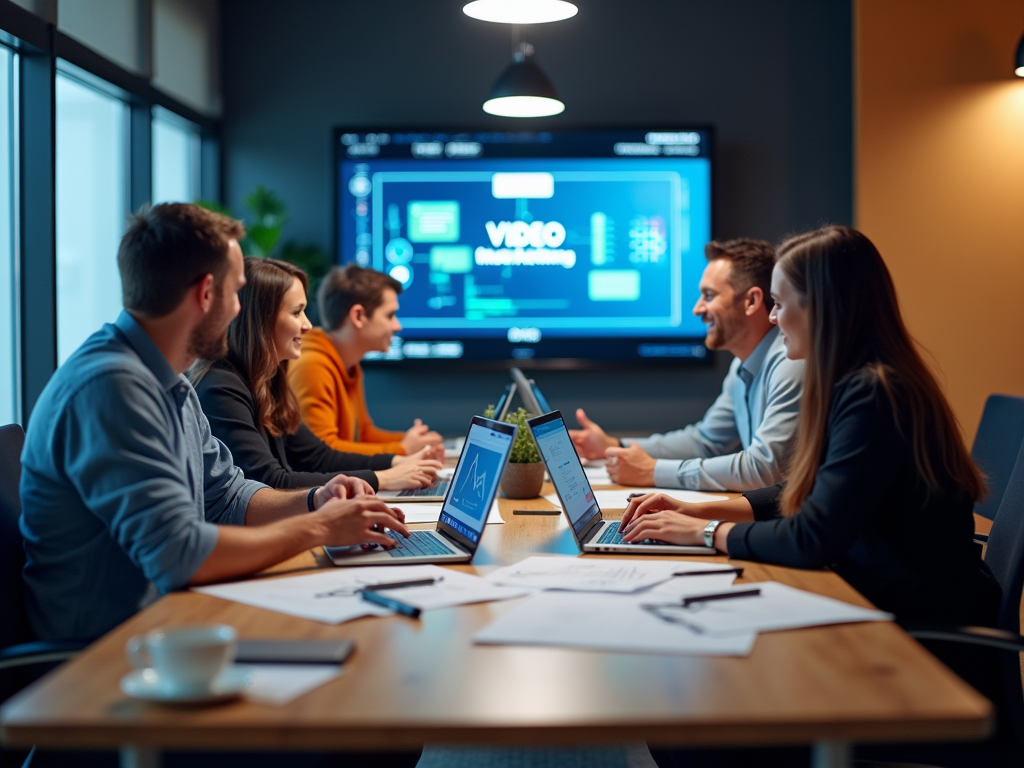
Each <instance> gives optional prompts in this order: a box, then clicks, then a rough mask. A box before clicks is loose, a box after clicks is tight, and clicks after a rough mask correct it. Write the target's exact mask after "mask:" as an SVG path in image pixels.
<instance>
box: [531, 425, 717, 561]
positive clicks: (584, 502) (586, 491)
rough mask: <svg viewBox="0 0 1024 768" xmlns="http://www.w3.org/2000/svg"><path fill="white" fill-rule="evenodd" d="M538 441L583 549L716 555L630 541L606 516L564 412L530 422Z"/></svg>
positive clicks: (704, 549) (663, 543) (709, 549)
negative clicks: (626, 539) (623, 536)
mask: <svg viewBox="0 0 1024 768" xmlns="http://www.w3.org/2000/svg"><path fill="white" fill-rule="evenodd" d="M526 423H527V424H528V425H529V426H530V431H531V432H532V433H533V439H534V440H536V441H537V447H538V448H540V455H541V457H542V458H543V459H544V463H545V464H547V467H548V474H549V475H551V482H552V483H553V484H554V486H555V490H556V491H557V492H558V498H559V500H560V501H561V503H562V511H563V512H565V515H566V517H568V518H569V527H570V528H571V529H572V533H573V536H575V537H576V544H577V545H578V546H579V548H580V549H581V550H582V551H583V552H604V553H612V554H616V555H622V554H630V555H713V554H715V550H714V548H712V547H698V546H693V547H690V546H681V545H679V544H669V543H668V542H666V541H655V540H653V539H648V540H646V541H643V542H637V543H635V544H630V543H629V542H626V541H623V540H622V536H621V535H620V534H619V521H618V520H605V519H604V518H603V517H602V515H601V508H600V507H599V506H598V504H597V500H596V499H595V498H594V491H593V489H592V488H591V487H590V481H589V480H587V473H586V472H584V471H583V465H582V464H581V463H580V457H579V456H578V455H577V454H576V448H575V447H574V446H573V444H572V438H570V437H569V430H568V429H566V427H565V422H564V421H563V420H562V414H561V413H560V412H558V411H552V412H551V413H546V414H544V415H543V416H538V417H537V418H535V419H529V420H527V422H526Z"/></svg>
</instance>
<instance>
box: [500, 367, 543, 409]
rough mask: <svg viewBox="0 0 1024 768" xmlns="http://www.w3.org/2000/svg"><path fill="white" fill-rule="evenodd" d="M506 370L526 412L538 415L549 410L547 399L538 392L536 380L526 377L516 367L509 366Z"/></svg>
mask: <svg viewBox="0 0 1024 768" xmlns="http://www.w3.org/2000/svg"><path fill="white" fill-rule="evenodd" d="M508 372H509V374H511V376H512V381H513V382H515V385H516V386H517V387H518V388H519V399H520V400H522V401H523V407H524V408H526V411H527V413H531V414H533V415H534V416H539V415H541V414H542V413H547V412H548V411H550V410H551V406H550V405H548V401H547V400H546V399H544V395H542V394H541V393H540V387H538V386H537V382H535V381H534V380H533V379H528V378H526V375H525V374H524V373H523V372H522V371H521V370H519V369H518V368H509V371H508Z"/></svg>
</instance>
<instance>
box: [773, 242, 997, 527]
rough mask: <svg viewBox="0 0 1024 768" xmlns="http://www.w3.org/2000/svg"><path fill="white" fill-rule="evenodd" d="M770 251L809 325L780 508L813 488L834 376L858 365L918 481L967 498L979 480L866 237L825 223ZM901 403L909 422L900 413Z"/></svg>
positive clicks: (788, 508) (787, 508)
mask: <svg viewBox="0 0 1024 768" xmlns="http://www.w3.org/2000/svg"><path fill="white" fill-rule="evenodd" d="M778 253H779V261H778V265H777V266H778V269H781V270H782V273H783V274H784V275H785V276H786V278H787V279H788V280H789V282H790V284H791V285H792V286H793V287H794V289H795V290H796V292H797V293H798V294H799V296H800V303H801V304H802V305H803V306H805V307H806V308H807V321H808V327H809V329H810V343H809V346H808V350H807V359H806V365H805V369H804V389H803V397H802V401H801V404H800V421H799V427H798V429H797V443H796V451H795V453H794V458H793V462H792V465H791V467H790V472H789V477H788V481H787V483H786V489H785V491H784V492H783V496H782V511H783V514H786V515H792V514H794V513H795V512H796V511H797V510H798V509H799V508H800V505H801V504H802V503H803V502H804V499H806V498H807V496H808V495H809V494H810V492H811V488H812V487H813V485H814V479H815V477H816V475H817V472H818V467H819V466H820V464H821V461H822V459H823V458H824V451H825V438H826V432H827V427H828V418H829V411H830V408H831V405H832V392H833V389H834V388H835V385H836V383H837V382H838V381H839V380H840V379H842V378H843V377H844V376H846V375H847V374H849V373H852V372H854V371H856V370H860V369H867V370H869V371H870V372H871V373H872V374H873V375H874V376H876V377H877V378H878V381H879V383H881V385H882V387H883V388H884V390H885V392H886V395H887V396H888V399H889V402H890V405H891V407H892V409H893V416H894V417H895V418H896V421H897V424H900V425H902V426H901V429H902V428H903V426H907V427H908V428H909V435H908V436H909V438H910V442H911V444H912V446H913V453H914V463H915V465H916V467H917V473H918V475H919V476H920V478H921V479H922V480H923V482H924V484H925V487H926V488H927V489H928V490H929V491H930V492H931V491H937V490H940V489H949V488H950V487H955V488H959V489H960V490H961V491H962V492H963V493H964V494H965V495H967V496H969V497H970V498H971V499H974V500H977V499H979V498H981V497H982V496H983V495H984V492H985V483H984V479H983V477H982V475H981V473H980V472H979V471H978V468H977V467H976V466H975V465H974V462H972V461H971V457H970V454H969V453H968V452H967V449H966V447H965V446H964V442H963V437H962V435H961V433H960V427H959V425H958V424H957V421H956V417H955V416H954V415H953V411H952V409H951V408H950V407H949V403H947V402H946V398H945V397H944V396H943V394H942V391H941V389H940V388H939V384H938V382H937V381H936V380H935V377H934V376H933V375H932V372H931V371H930V370H929V368H928V366H927V365H926V364H925V362H924V360H923V359H922V357H921V354H920V352H919V351H918V349H917V345H916V343H915V342H914V339H913V338H912V337H911V335H910V333H909V332H908V331H907V327H906V325H905V324H904V322H903V317H902V315H901V314H900V308H899V304H898V303H897V300H896V288H895V286H894V285H893V282H892V277H891V276H890V275H889V270H888V269H887V268H886V266H885V262H884V261H882V256H881V255H880V254H879V253H878V250H877V249H876V248H875V246H874V245H873V244H872V242H871V241H870V240H868V238H866V237H865V236H864V235H862V234H861V233H860V232H858V231H856V230H854V229H850V228H849V227H840V226H830V227H824V228H822V229H818V230H814V231H812V232H805V233H804V234H801V235H797V236H796V237H792V238H790V239H789V240H787V241H786V242H784V243H783V244H782V246H780V248H779V251H778ZM901 407H902V408H906V409H907V411H908V415H909V419H900V413H899V408H901Z"/></svg>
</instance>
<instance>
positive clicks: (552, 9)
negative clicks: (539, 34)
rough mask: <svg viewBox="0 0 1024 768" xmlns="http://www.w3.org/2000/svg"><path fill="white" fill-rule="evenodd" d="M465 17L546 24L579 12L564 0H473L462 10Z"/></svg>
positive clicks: (500, 21) (502, 21) (512, 22)
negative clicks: (473, 0)
mask: <svg viewBox="0 0 1024 768" xmlns="http://www.w3.org/2000/svg"><path fill="white" fill-rule="evenodd" d="M462 12H463V13H464V14H466V15H467V16H469V17H471V18H474V19H479V20H480V21H493V22H497V23H499V24H546V23H548V22H551V21H562V20H563V19H571V18H572V17H573V16H575V15H576V14H577V13H578V12H579V8H577V7H576V6H575V5H573V4H572V3H569V2H566V0H475V2H472V3H469V4H467V5H465V6H463V8H462Z"/></svg>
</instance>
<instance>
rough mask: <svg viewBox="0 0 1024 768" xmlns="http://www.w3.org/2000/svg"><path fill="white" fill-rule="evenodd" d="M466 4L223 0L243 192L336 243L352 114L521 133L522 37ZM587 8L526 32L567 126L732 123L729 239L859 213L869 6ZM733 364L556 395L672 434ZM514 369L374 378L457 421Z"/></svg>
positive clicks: (443, 424) (615, 4) (391, 412)
mask: <svg viewBox="0 0 1024 768" xmlns="http://www.w3.org/2000/svg"><path fill="white" fill-rule="evenodd" d="M465 1H466V0H373V2H359V3H357V2H339V1H338V0H294V1H293V2H290V3H285V2H281V0H222V9H223V10H222V13H223V19H222V21H223V24H222V29H223V33H224V39H223V45H222V52H223V57H224V58H223V72H224V84H223V87H224V102H225V120H224V153H223V157H224V166H225V179H224V181H225V185H226V186H225V192H226V195H227V202H228V203H229V204H231V205H232V207H234V208H236V209H238V208H239V207H240V201H241V198H242V196H243V195H244V194H246V193H247V192H249V191H250V190H251V189H252V188H253V187H254V186H256V185H257V184H266V185H268V186H269V187H271V188H272V189H274V190H275V191H277V192H278V193H279V194H280V195H281V196H282V197H283V198H284V199H285V201H286V202H287V203H288V206H289V208H290V210H291V219H290V221H289V223H288V225H287V228H286V231H285V235H284V236H285V237H286V238H293V239H297V240H301V241H311V242H316V243H318V244H320V245H321V246H322V247H324V248H327V249H330V248H331V247H332V246H333V232H332V227H333V225H334V220H333V216H332V200H333V194H334V193H333V184H334V175H333V168H332V147H331V131H332V128H333V127H334V126H345V127H360V126H367V127H374V126H392V125H408V126H415V125H417V124H419V125H423V124H427V125H448V126H459V125H470V126H478V125H502V123H501V122H500V121H498V120H497V119H496V118H491V117H489V116H487V115H484V114H483V112H482V111H481V110H480V104H481V103H482V101H483V99H484V97H485V95H486V93H487V91H488V89H489V88H490V86H491V84H492V83H493V81H494V80H495V79H496V78H497V76H498V74H499V73H500V72H501V71H502V70H503V69H504V67H505V66H506V65H507V63H508V60H509V51H510V36H509V29H508V27H506V26H503V25H494V24H486V23H483V22H477V21H474V20H472V19H469V18H468V17H466V16H465V15H463V14H462V12H461V10H460V9H461V7H462V5H463V4H464V3H465ZM577 4H578V5H579V7H580V13H579V15H578V16H577V17H576V18H574V19H571V20H569V21H566V22H561V23H557V24H549V25H541V26H538V27H535V28H533V29H526V30H525V31H526V32H527V33H528V34H527V35H526V37H527V39H529V40H530V41H531V42H533V43H534V45H535V46H536V49H537V60H538V62H539V63H540V65H541V66H542V67H543V69H544V70H545V71H546V72H547V73H548V75H549V76H550V77H551V79H552V81H553V82H554V83H555V86H556V88H557V89H558V91H559V93H560V95H561V97H562V99H563V100H564V101H565V103H566V110H565V112H564V114H563V115H561V116H559V117H558V118H554V119H553V120H551V121H550V123H549V124H550V125H552V126H556V125H559V124H563V125H569V124H572V125H589V124H623V125H629V124H640V125H649V124H658V125H663V126H671V125H674V124H686V123H711V124H714V125H715V126H716V128H717V139H718V147H717V150H718V151H717V170H716V175H715V184H716V189H715V235H716V236H717V237H720V238H727V237H735V236H752V237H761V238H765V239H769V240H777V239H779V238H780V237H782V236H784V235H785V234H787V233H790V232H794V231H798V230H801V229H806V228H808V227H813V226H816V225H819V224H822V223H826V222H837V223H850V222H851V221H852V217H853V214H852V208H853V181H852V178H853V176H852V173H853V172H852V166H853V158H852V153H853V149H852V147H853V128H852V121H853V115H852V103H853V92H852V90H853V84H852V77H853V75H852V71H853V67H852V18H851V17H852V14H851V5H850V2H849V0H629V1H628V2H627V1H626V0H578V2H577ZM524 124H528V123H516V125H518V126H522V125H524ZM694 299H696V292H695V291H694ZM727 365H728V358H727V357H726V358H720V359H718V360H717V361H716V366H715V368H713V369H712V368H708V369H703V370H697V371H694V370H684V371H675V372H655V371H651V370H638V371H631V370H619V371H602V372H570V371H562V372H541V373H538V374H537V379H538V381H539V382H540V383H541V384H542V386H543V389H544V391H545V394H547V395H548V399H549V400H551V401H552V405H554V406H555V407H560V408H562V409H569V408H573V407H575V406H577V405H582V406H584V407H586V408H587V410H588V412H589V413H590V415H591V416H592V417H594V418H596V419H598V420H600V421H601V422H602V423H604V424H605V425H606V426H608V427H610V428H613V429H626V428H637V429H643V430H652V429H657V428H663V427H670V426H674V425H681V424H684V423H687V422H689V421H691V420H693V419H696V418H698V417H699V416H700V414H701V413H702V412H703V409H704V408H705V407H706V406H707V405H708V404H709V403H710V401H711V399H712V398H713V397H714V396H715V394H716V392H717V391H718V388H719V383H720V381H721V376H722V375H723V372H724V370H725V366H727ZM507 380H508V379H507V377H506V376H505V375H504V374H500V373H466V374H460V375H453V374H451V373H445V372H431V373H416V374H411V373H397V372H393V371H391V372H382V371H378V370H371V371H368V372H367V385H368V386H367V389H368V396H369V399H370V408H371V411H372V412H373V413H374V414H375V418H376V420H377V421H378V422H380V423H381V424H382V425H384V426H391V427H394V428H400V427H403V426H405V425H406V424H407V423H408V422H409V421H410V420H411V419H412V418H413V417H414V416H422V417H423V418H424V419H426V420H428V421H429V422H430V423H431V424H432V425H433V426H436V427H438V428H440V429H442V431H445V432H450V433H455V432H460V431H462V430H463V429H464V427H465V422H466V420H467V418H468V415H469V414H470V413H472V412H475V411H476V410H478V409H479V407H480V404H481V403H484V404H486V402H488V401H493V400H494V399H495V397H496V394H495V393H497V392H499V391H500V388H501V386H502V385H503V384H504V382H505V381H507Z"/></svg>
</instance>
